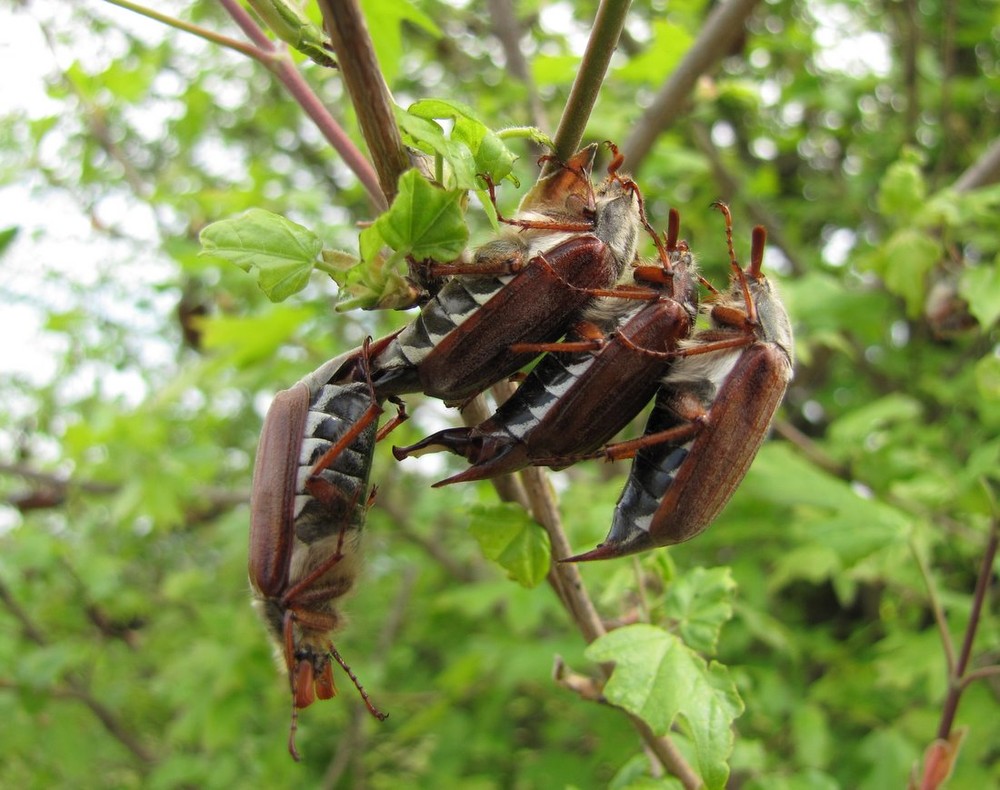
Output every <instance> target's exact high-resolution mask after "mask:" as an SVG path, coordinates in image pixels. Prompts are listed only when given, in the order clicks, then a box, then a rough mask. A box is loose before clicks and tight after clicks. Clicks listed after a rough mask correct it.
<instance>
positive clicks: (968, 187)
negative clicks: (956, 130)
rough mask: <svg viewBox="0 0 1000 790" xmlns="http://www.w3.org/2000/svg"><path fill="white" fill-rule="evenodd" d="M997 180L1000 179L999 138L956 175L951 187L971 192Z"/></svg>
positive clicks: (957, 190)
mask: <svg viewBox="0 0 1000 790" xmlns="http://www.w3.org/2000/svg"><path fill="white" fill-rule="evenodd" d="M997 181H1000V138H997V139H996V140H994V141H993V142H992V143H991V144H990V146H989V148H987V149H986V150H985V151H984V152H983V155H982V156H980V157H979V159H978V160H977V161H976V162H975V163H974V164H972V165H971V166H970V167H969V169H968V170H966V171H965V172H964V173H962V175H961V176H959V177H958V180H957V181H956V182H955V184H954V185H953V186H952V189H954V190H955V191H956V192H971V191H972V190H974V189H979V187H984V186H987V185H989V184H995V183H996V182H997Z"/></svg>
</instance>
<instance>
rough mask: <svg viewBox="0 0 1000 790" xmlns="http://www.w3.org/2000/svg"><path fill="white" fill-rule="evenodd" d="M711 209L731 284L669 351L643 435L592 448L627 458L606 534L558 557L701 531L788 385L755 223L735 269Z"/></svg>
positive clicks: (731, 488)
mask: <svg viewBox="0 0 1000 790" xmlns="http://www.w3.org/2000/svg"><path fill="white" fill-rule="evenodd" d="M715 206H716V207H717V208H719V209H720V210H721V211H722V212H723V214H724V216H725V219H726V238H727V242H728V248H729V258H730V267H731V269H732V278H731V282H730V288H729V290H728V292H726V293H723V294H720V295H717V296H716V298H715V299H714V300H713V302H712V303H711V307H710V309H709V311H708V313H709V320H710V325H711V326H710V328H709V329H706V330H704V331H702V332H698V333H696V335H695V336H694V337H693V338H692V339H691V340H690V341H687V342H686V343H682V344H681V349H680V350H679V351H677V352H675V354H676V355H677V356H678V360H677V362H676V364H674V366H673V367H672V368H671V369H670V371H669V372H668V373H667V375H666V376H665V377H664V379H663V383H662V385H661V387H660V391H659V393H658V395H657V399H656V404H655V406H654V408H653V411H652V413H651V414H650V417H649V421H648V423H647V426H646V432H645V435H644V436H643V437H641V438H640V439H636V440H633V441H630V442H622V443H620V444H617V445H611V446H609V447H608V448H606V449H605V450H604V451H603V452H602V453H600V454H599V455H601V454H602V455H604V456H605V457H607V458H608V459H609V460H616V459H623V458H630V457H634V459H635V460H634V461H633V464H632V469H631V472H630V473H629V476H628V480H627V482H626V484H625V488H624V490H623V491H622V494H621V497H620V498H619V500H618V504H617V505H616V507H615V514H614V518H613V520H612V524H611V529H610V531H609V532H608V535H607V537H605V539H604V541H603V542H602V543H601V544H600V545H599V546H598V547H597V548H595V549H593V550H591V551H589V552H586V553H584V554H580V555H577V556H575V557H570V558H568V560H566V561H571V562H573V561H581V560H599V559H609V558H613V557H621V556H624V555H627V554H634V553H636V552H640V551H645V550H646V549H651V548H655V547H657V546H668V545H671V544H674V543H681V542H683V541H685V540H688V539H690V538H693V537H694V536H695V535H697V534H698V533H700V532H702V531H703V530H704V529H705V528H706V527H707V526H708V525H709V524H710V523H711V522H712V521H713V520H714V519H715V517H716V516H717V515H718V514H719V513H720V512H721V511H722V508H723V507H725V505H726V504H727V503H728V502H729V499H730V498H731V497H732V495H733V493H734V492H735V490H736V488H737V486H739V484H740V482H741V481H742V480H743V477H744V476H745V475H746V472H747V469H749V467H750V463H751V462H752V461H753V459H754V456H755V455H756V454H757V451H758V450H759V449H760V446H761V444H762V443H763V441H764V439H765V437H766V436H767V432H768V429H769V427H770V425H771V420H772V419H773V417H774V413H775V411H777V408H778V406H779V404H780V403H781V400H782V398H783V397H784V395H785V391H786V390H787V388H788V384H789V383H790V382H791V379H792V366H793V342H794V341H793V338H792V328H791V322H790V321H789V318H788V313H787V312H786V311H785V308H784V306H783V305H782V303H781V300H780V299H779V298H778V295H777V293H776V291H775V290H774V289H773V288H772V286H771V284H770V283H769V282H768V281H767V279H766V278H765V277H764V275H763V273H762V272H761V265H762V263H763V258H764V244H765V240H766V233H765V231H764V228H762V227H760V226H757V227H755V228H754V230H753V242H752V248H751V254H750V264H749V265H748V266H747V269H746V271H744V270H743V269H741V268H740V265H739V263H738V262H737V260H736V253H735V252H734V250H733V242H732V217H731V215H730V213H729V208H728V207H727V206H726V205H725V204H723V203H716V204H715Z"/></svg>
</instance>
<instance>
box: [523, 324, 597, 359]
mask: <svg viewBox="0 0 1000 790" xmlns="http://www.w3.org/2000/svg"><path fill="white" fill-rule="evenodd" d="M573 331H574V332H575V333H576V334H577V335H579V336H580V338H581V339H580V340H574V341H563V342H559V343H514V344H513V345H512V346H511V347H510V350H511V351H513V352H514V353H515V354H545V353H547V352H550V351H552V352H557V353H559V352H561V353H575V352H578V351H600V350H601V349H602V348H604V346H605V345H606V344H607V341H608V338H607V335H605V334H604V332H603V331H602V330H601V328H600V327H599V326H597V324H594V323H591V322H590V321H580V322H579V323H577V324H576V326H574V327H573Z"/></svg>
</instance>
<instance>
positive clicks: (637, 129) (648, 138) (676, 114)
mask: <svg viewBox="0 0 1000 790" xmlns="http://www.w3.org/2000/svg"><path fill="white" fill-rule="evenodd" d="M756 5H757V0H726V2H724V3H722V4H721V5H718V6H716V7H715V10H714V11H713V12H712V13H711V15H709V17H708V19H707V20H705V24H704V25H703V26H702V28H701V33H699V34H698V38H697V39H696V40H695V42H694V44H693V45H692V46H691V49H689V50H688V51H687V54H686V55H684V57H683V59H682V60H681V62H680V63H679V64H678V65H677V68H676V69H674V71H673V73H671V75H670V76H669V77H668V78H667V81H666V82H665V83H664V84H663V86H662V87H661V88H660V90H659V92H658V93H657V94H656V98H655V99H654V100H653V103H652V104H651V105H650V106H649V109H648V110H646V112H645V113H644V114H643V116H642V118H641V119H640V120H639V121H638V123H636V124H635V125H634V126H633V127H632V133H631V134H630V135H629V137H628V139H627V140H626V141H625V144H624V145H623V146H621V150H622V153H623V154H625V158H626V160H628V163H629V167H630V168H631V169H632V171H633V172H636V171H637V170H638V169H639V168H640V166H641V164H642V162H643V161H644V160H645V158H646V156H647V155H648V154H649V152H650V150H651V149H652V147H653V143H654V142H655V141H656V138H657V137H658V136H659V135H661V134H662V133H663V132H664V131H665V130H667V129H668V128H670V126H672V125H673V123H674V121H676V120H677V119H678V118H680V117H681V115H682V113H681V109H682V107H683V106H684V104H685V102H686V101H687V98H688V96H689V95H690V94H691V91H692V90H693V89H694V86H695V84H696V83H697V81H698V78H699V77H700V76H701V75H702V74H705V73H706V72H707V71H708V70H709V69H711V68H712V66H714V65H715V64H716V63H717V62H718V61H719V60H721V59H722V57H723V56H724V55H725V54H726V53H727V52H728V51H729V50H730V49H731V47H732V45H733V43H734V42H735V41H736V40H737V39H738V38H739V37H740V36H741V35H742V34H743V28H744V25H745V24H746V20H747V18H748V17H749V16H750V13H751V12H752V11H753V9H754V6H756Z"/></svg>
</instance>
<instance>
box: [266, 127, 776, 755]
mask: <svg viewBox="0 0 1000 790" xmlns="http://www.w3.org/2000/svg"><path fill="white" fill-rule="evenodd" d="M611 148H612V151H613V153H614V159H613V161H612V163H611V165H610V166H609V167H608V173H607V177H606V178H605V179H604V180H603V181H602V182H601V184H600V185H598V186H596V187H595V186H594V185H593V183H592V181H591V169H592V166H593V161H594V157H595V155H596V151H597V146H590V147H588V148H585V149H584V150H582V151H580V152H579V153H578V154H576V155H575V156H574V157H572V158H571V159H570V160H569V161H568V162H566V163H560V164H559V165H558V166H557V167H555V168H554V170H553V172H552V173H551V174H549V175H547V176H545V177H543V178H542V179H540V180H539V182H538V183H537V184H536V186H535V187H534V188H533V189H532V190H531V191H530V192H529V193H528V194H527V195H526V196H525V198H524V200H522V202H521V205H520V207H519V208H518V211H517V213H516V214H515V215H514V217H513V218H511V219H503V218H502V217H501V218H500V219H501V221H502V222H504V223H505V226H506V227H505V229H504V232H503V233H502V234H501V235H500V236H498V237H497V238H496V239H494V240H492V241H490V242H487V243H486V244H485V245H483V246H482V247H480V248H479V249H478V250H477V252H476V254H475V256H474V259H473V260H472V262H471V263H468V264H455V265H448V266H436V267H434V272H433V273H434V274H435V275H436V276H449V279H448V280H447V282H446V283H445V284H444V286H443V287H442V288H441V289H440V291H439V292H438V293H437V294H436V295H434V296H433V298H431V299H430V300H429V301H428V302H427V303H426V304H425V305H424V306H423V308H422V309H421V310H420V313H419V314H418V315H417V316H416V318H415V319H414V320H413V321H412V322H411V323H410V324H408V325H407V326H406V327H404V328H403V329H402V330H400V331H399V332H397V333H395V334H393V335H391V336H389V337H387V338H384V339H382V340H379V341H377V342H374V343H373V342H371V341H368V342H366V343H365V344H364V346H363V347H361V348H359V349H355V350H354V351H351V352H348V353H346V354H343V355H341V356H340V357H337V358H336V359H333V360H331V361H330V362H327V363H326V364H324V365H323V366H322V367H320V368H318V369H317V370H316V371H314V372H313V373H311V374H309V375H308V376H306V377H305V378H304V379H303V380H302V381H300V382H298V383H297V384H296V385H295V386H294V387H292V388H291V389H289V390H285V391H284V392H281V393H279V394H278V395H277V396H276V398H275V400H274V403H273V405H272V407H271V409H270V411H269V412H268V415H267V418H266V419H265V423H264V428H263V431H262V434H261V439H260V445H259V448H258V454H257V461H256V466H255V470H254V483H253V501H252V520H251V530H250V563H249V565H250V581H251V584H252V586H253V588H254V591H255V593H256V596H257V599H258V605H259V607H260V609H261V611H262V613H263V615H264V618H265V621H266V622H267V624H268V626H269V628H270V630H271V631H272V633H273V635H274V636H275V637H276V640H277V642H278V644H279V645H280V648H281V653H282V657H283V660H284V663H285V666H286V668H287V671H288V676H289V683H290V687H291V694H292V706H293V709H292V728H291V735H290V739H289V749H290V751H291V753H292V755H293V756H295V757H296V758H297V753H296V751H295V746H294V734H295V722H296V711H297V709H299V708H304V707H306V706H308V705H309V704H311V703H312V701H313V700H314V699H315V698H317V697H318V698H320V699H327V698H329V697H330V696H332V695H333V694H334V693H335V687H334V683H333V675H332V668H331V663H330V662H331V659H333V660H335V661H337V662H338V663H339V664H340V665H341V666H342V667H343V668H344V670H345V671H346V672H347V674H348V676H349V677H350V678H351V680H352V681H353V682H354V684H355V686H356V687H357V689H358V691H359V693H360V694H361V696H362V698H363V699H364V701H365V704H366V705H367V706H368V709H369V710H370V712H371V713H372V714H373V715H374V716H376V717H378V718H380V719H381V718H384V715H383V714H382V713H380V712H379V711H378V710H377V709H376V708H375V707H374V706H373V705H372V703H371V702H370V701H369V699H368V696H367V694H366V693H365V692H364V690H363V689H362V687H361V685H360V683H358V681H357V679H356V678H355V676H354V674H353V673H352V672H351V670H350V668H349V667H348V666H347V665H346V664H345V663H344V662H343V660H342V659H341V658H340V656H339V654H338V653H337V652H336V650H335V649H334V648H333V645H332V643H331V641H330V636H329V635H330V633H331V632H332V631H333V630H334V629H336V627H337V625H338V622H339V618H338V614H337V610H336V606H335V602H336V601H337V599H338V598H340V597H341V596H342V595H344V594H345V593H347V592H348V590H349V589H350V588H351V586H352V584H353V581H354V579H355V577H356V575H357V572H358V562H359V544H360V538H361V530H362V527H363V524H364V520H365V513H366V511H367V508H368V506H369V504H370V500H371V496H370V493H369V488H368V476H369V472H370V469H371V461H372V455H373V452H374V448H375V444H376V442H377V441H378V439H380V438H381V437H382V436H384V435H385V434H386V433H387V432H388V430H390V429H391V428H392V427H394V425H395V423H396V422H398V421H399V420H401V419H403V418H404V417H405V413H404V412H403V409H402V405H401V404H399V401H398V400H397V398H398V396H399V395H403V394H407V393H412V392H421V393H424V394H426V395H430V396H432V397H435V398H439V399H441V400H444V401H445V402H447V403H450V404H461V403H462V402H465V401H467V400H468V399H470V398H471V397H473V396H475V395H476V394H478V393H480V392H482V391H483V390H485V389H487V388H488V387H490V386H491V385H492V384H495V383H496V382H498V381H500V380H502V379H504V378H507V377H509V376H512V375H514V374H515V373H517V372H518V371H519V370H521V369H522V368H523V367H525V366H526V365H527V364H528V363H529V362H530V361H531V360H532V359H533V358H534V357H536V356H538V355H539V354H542V355H543V356H542V357H541V359H540V360H539V362H538V363H537V364H536V365H535V367H534V368H533V369H532V370H531V372H530V373H529V374H528V375H527V376H526V377H525V378H524V379H523V382H522V383H521V385H520V386H519V387H518V389H517V391H516V392H515V393H514V395H513V396H512V397H511V398H510V399H508V400H507V401H506V402H505V403H503V404H502V405H501V406H500V408H498V409H497V411H496V412H495V413H494V414H493V415H492V416H491V417H490V418H489V419H487V420H486V421H484V422H482V423H480V424H479V425H476V426H474V427H471V428H454V429H448V430H444V431H440V432H438V433H436V434H434V435H432V436H429V437H427V438H425V439H423V440H422V441H420V442H417V443H416V444H414V445H411V446H409V447H395V448H393V453H394V455H395V456H396V458H397V459H400V460H401V459H403V458H406V457H408V456H412V455H419V454H421V453H425V452H431V451H436V450H449V451H451V452H453V453H456V454H458V455H462V456H464V457H465V458H466V459H468V460H469V462H470V466H469V467H468V468H467V469H466V470H465V471H463V472H461V473H460V474H457V475H454V476H453V477H451V478H449V479H447V480H444V481H441V482H440V483H437V484H435V485H445V484H449V483H455V482H460V481H467V480H479V479H483V478H488V477H493V476H495V475H499V474H503V473H508V472H513V471H516V470H518V469H521V468H524V467H525V466H528V465H544V466H550V467H553V468H562V467H565V466H568V465H570V464H572V463H574V462H576V461H579V460H581V459H585V458H600V457H605V458H608V459H624V458H634V461H633V464H632V469H631V472H630V474H629V476H628V479H627V482H626V484H625V489H624V491H623V493H622V495H621V497H620V499H619V501H618V504H617V506H616V508H615V513H614V517H613V521H612V525H611V529H610V532H609V533H608V535H607V537H606V538H605V540H604V542H603V543H601V544H600V545H599V546H598V547H597V548H595V549H594V550H592V551H590V552H587V553H584V554H580V555H578V556H575V557H571V558H569V560H570V561H578V560H596V559H607V558H612V557H620V556H623V555H626V554H631V553H635V552H638V551H643V550H646V549H649V548H653V547H656V546H664V545H668V544H672V543H678V542H681V541H684V540H687V539H689V538H691V537H693V536H694V535H696V534H698V533H699V532H701V531H702V530H704V529H705V528H706V527H707V526H708V524H709V523H711V521H712V520H713V519H714V518H715V517H716V515H718V513H719V512H720V511H721V510H722V508H723V507H724V506H725V504H726V502H728V500H729V498H730V497H731V496H732V494H733V492H734V490H735V489H736V487H737V485H738V484H739V482H740V481H741V480H742V478H743V476H744V475H745V473H746V470H747V468H748V467H749V465H750V462H751V461H752V460H753V457H754V455H755V454H756V452H757V450H758V448H759V447H760V445H761V442H762V441H763V439H764V437H765V435H766V433H767V430H768V427H769V425H770V422H771V419H772V417H773V415H774V412H775V410H776V409H777V407H778V405H779V403H780V401H781V399H782V397H783V395H784V392H785V389H786V388H787V386H788V383H789V381H790V379H791V374H792V335H791V328H790V324H789V320H788V316H787V314H786V313H785V310H784V308H783V307H782V305H781V302H780V301H779V300H778V298H777V296H776V294H775V293H774V291H773V290H772V289H771V287H770V285H769V284H768V282H767V280H766V279H765V277H764V275H763V274H762V272H761V263H762V259H763V252H764V239H765V235H764V230H763V228H759V227H758V228H755V229H754V234H753V244H752V250H751V256H750V263H749V265H748V266H747V268H746V269H745V270H744V269H743V268H741V267H740V265H739V264H738V262H737V260H736V255H735V252H734V250H733V241H732V221H731V217H730V215H729V211H728V208H726V207H725V206H724V205H722V204H717V205H718V207H719V208H720V209H721V210H722V211H723V213H724V215H725V219H726V231H727V242H728V248H729V257H730V262H731V269H732V275H731V282H730V285H729V288H728V289H727V290H726V291H724V292H721V293H720V292H717V291H715V290H714V289H711V290H712V294H711V295H710V297H709V299H708V304H707V305H706V309H705V310H704V312H705V313H706V314H707V317H708V324H709V326H708V328H706V329H704V330H701V331H698V332H694V327H695V320H696V318H697V315H698V312H699V304H698V302H699V298H698V285H699V281H701V282H702V283H704V282H705V281H704V280H701V278H700V277H698V275H697V272H696V270H695V266H694V262H693V258H692V255H691V252H690V250H689V248H688V246H687V244H686V243H685V242H683V241H681V240H680V239H679V217H678V214H677V213H676V212H675V211H672V212H671V214H670V222H669V226H668V230H667V232H666V234H665V235H664V237H663V238H661V237H659V236H658V235H657V234H656V233H655V232H654V231H653V230H652V228H651V227H650V226H649V223H648V222H647V220H646V217H645V212H644V208H643V202H642V196H641V194H640V192H639V189H638V187H637V186H636V184H635V183H634V182H633V181H632V180H631V179H629V178H628V177H626V176H624V175H622V174H621V173H620V172H619V168H620V166H621V164H622V158H621V157H620V156H619V155H618V154H617V151H616V150H615V149H614V147H613V146H611ZM644 231H645V232H648V233H649V234H650V236H651V237H652V238H653V240H654V242H655V244H656V248H657V258H656V259H655V260H654V261H653V262H640V261H638V259H637V247H638V242H639V238H640V236H641V234H642V233H643V232H644ZM624 281H628V282H624ZM705 285H707V283H705ZM709 288H710V286H709ZM654 397H655V402H654V406H653V410H652V412H651V413H650V416H649V420H648V423H647V426H646V430H645V433H644V435H643V436H642V437H641V438H639V439H636V440H633V441H627V442H622V443H619V444H611V445H609V444H607V442H609V441H610V440H611V439H612V437H613V436H614V435H615V434H616V433H618V432H619V431H620V430H621V429H622V428H623V427H624V426H625V425H626V424H627V423H628V422H629V421H631V420H632V419H633V418H634V417H635V416H636V415H637V414H638V413H639V412H640V411H641V410H642V409H643V408H644V407H645V406H646V404H647V403H649V402H650V401H651V400H653V399H654ZM386 400H390V401H393V402H396V403H397V404H398V405H399V416H398V417H397V418H396V420H394V421H392V422H391V423H390V424H389V425H387V426H385V427H383V429H382V430H381V431H380V430H379V429H378V417H379V415H380V414H381V412H382V404H383V403H384V402H385V401H386Z"/></svg>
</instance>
